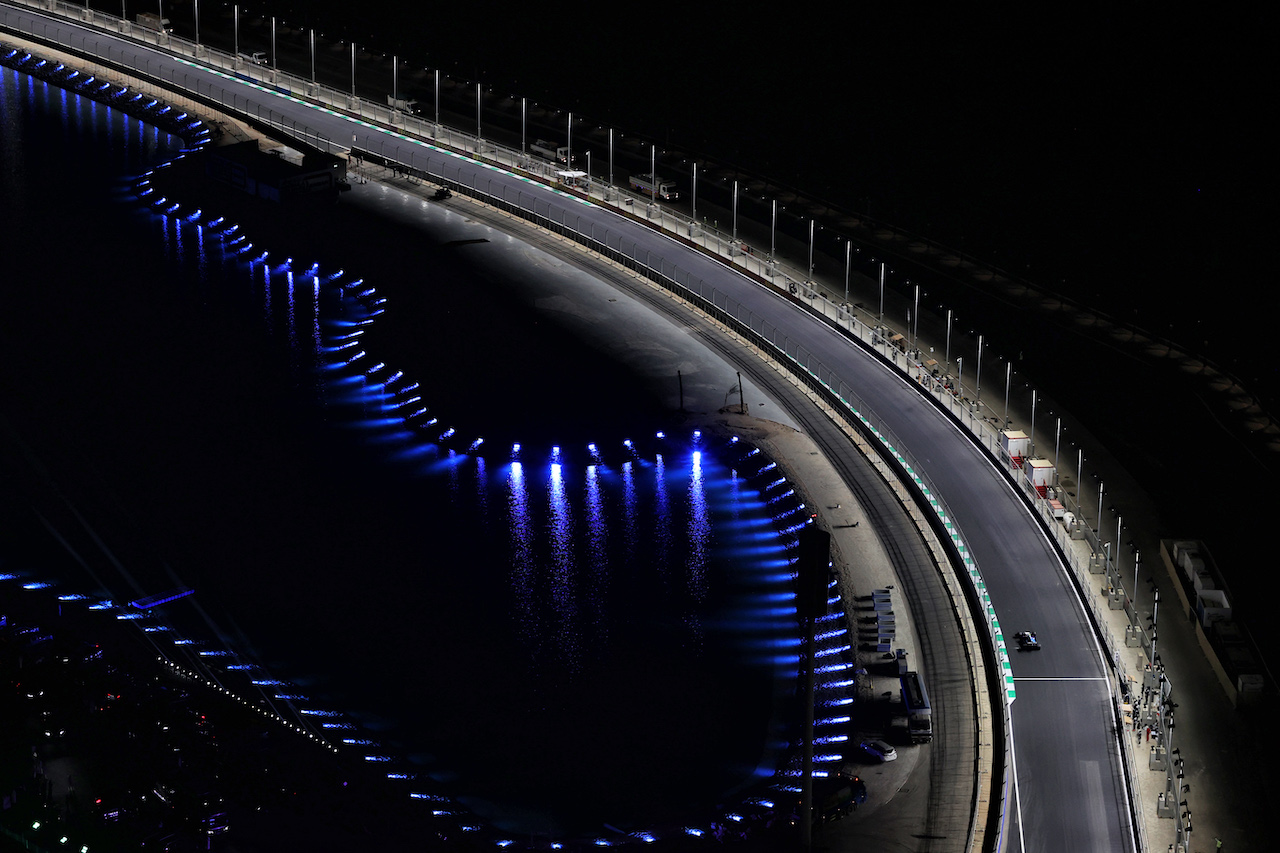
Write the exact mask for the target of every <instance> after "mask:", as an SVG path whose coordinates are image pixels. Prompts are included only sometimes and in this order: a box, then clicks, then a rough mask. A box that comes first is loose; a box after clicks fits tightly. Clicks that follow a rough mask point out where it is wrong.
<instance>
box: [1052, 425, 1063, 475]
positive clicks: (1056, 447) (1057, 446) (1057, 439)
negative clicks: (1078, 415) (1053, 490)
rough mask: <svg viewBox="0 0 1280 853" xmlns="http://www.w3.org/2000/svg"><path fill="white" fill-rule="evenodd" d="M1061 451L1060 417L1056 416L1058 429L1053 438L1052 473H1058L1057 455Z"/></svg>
mask: <svg viewBox="0 0 1280 853" xmlns="http://www.w3.org/2000/svg"><path fill="white" fill-rule="evenodd" d="M1061 450H1062V416H1061V415H1059V416H1058V429H1057V431H1056V433H1055V434H1054V437H1053V472H1054V474H1057V473H1058V454H1059V452H1060V451H1061Z"/></svg>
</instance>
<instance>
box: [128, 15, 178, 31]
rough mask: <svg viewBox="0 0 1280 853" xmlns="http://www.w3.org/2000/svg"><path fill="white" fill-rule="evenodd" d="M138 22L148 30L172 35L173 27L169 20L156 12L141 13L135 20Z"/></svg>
mask: <svg viewBox="0 0 1280 853" xmlns="http://www.w3.org/2000/svg"><path fill="white" fill-rule="evenodd" d="M134 20H136V21H137V22H138V26H140V27H145V28H146V29H148V30H154V31H155V32H157V33H171V32H173V27H172V26H171V25H170V21H169V19H168V18H162V17H160V16H159V15H157V14H155V13H154V12H139V13H138V15H137V17H136V18H134Z"/></svg>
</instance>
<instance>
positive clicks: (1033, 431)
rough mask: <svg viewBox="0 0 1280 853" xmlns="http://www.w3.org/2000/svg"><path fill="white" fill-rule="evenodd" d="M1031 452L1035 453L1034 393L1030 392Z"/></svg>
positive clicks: (1033, 390) (1033, 391)
mask: <svg viewBox="0 0 1280 853" xmlns="http://www.w3.org/2000/svg"><path fill="white" fill-rule="evenodd" d="M1031 452H1032V453H1033V454H1034V453H1035V452H1036V392H1035V389H1032V391H1031Z"/></svg>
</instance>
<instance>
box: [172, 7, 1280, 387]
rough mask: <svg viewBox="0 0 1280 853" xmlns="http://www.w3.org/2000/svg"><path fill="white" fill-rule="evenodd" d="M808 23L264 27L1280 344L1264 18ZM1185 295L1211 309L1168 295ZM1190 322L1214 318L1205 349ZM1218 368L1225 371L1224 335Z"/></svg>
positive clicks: (436, 16) (1032, 272)
mask: <svg viewBox="0 0 1280 853" xmlns="http://www.w3.org/2000/svg"><path fill="white" fill-rule="evenodd" d="M816 6H817V4H798V5H794V6H788V5H783V4H756V3H745V4H743V3H717V2H711V3H700V4H682V3H675V2H670V0H657V2H651V3H645V4H627V5H626V6H625V8H623V9H618V8H617V7H610V6H608V5H605V4H601V3H581V2H560V3H554V4H543V5H539V4H533V3H520V4H515V3H508V2H497V3H493V2H489V3H475V4H458V5H452V4H451V5H450V6H448V7H439V6H434V5H432V4H426V3H420V2H416V0H384V2H380V3H376V4H375V3H367V4H354V6H353V4H349V3H345V2H336V0H314V2H308V3H298V2H294V3H290V2H287V0H278V2H265V3H260V4H254V6H253V7H251V12H252V13H253V14H263V15H270V14H273V13H274V14H277V15H278V16H279V17H280V19H281V20H288V21H290V22H291V23H301V24H302V25H304V26H316V27H317V28H318V29H320V30H321V31H322V32H324V33H325V34H326V35H332V36H339V35H342V36H345V37H348V38H354V39H355V40H356V41H357V42H358V43H367V44H370V45H371V46H380V47H381V48H382V49H384V50H386V51H388V52H391V51H396V52H399V54H400V55H401V56H402V57H405V58H406V59H408V60H409V62H410V63H411V64H416V65H419V66H425V67H431V68H435V67H440V68H442V69H443V70H444V71H445V72H446V73H448V74H451V75H454V76H456V77H459V78H462V79H466V80H472V81H474V80H483V81H484V82H486V83H488V84H490V85H492V86H493V87H494V89H495V90H496V91H503V90H506V91H508V92H511V93H513V94H516V95H521V96H526V97H528V98H530V99H532V100H534V101H537V102H540V103H544V104H548V105H553V106H558V107H561V108H565V109H572V110H575V111H576V112H581V113H582V114H583V115H585V116H587V117H590V118H593V119H595V120H596V121H598V122H600V123H602V124H608V125H610V126H613V127H617V128H619V129H620V130H624V131H627V132H631V133H639V134H642V135H646V136H649V137H650V138H654V139H656V140H658V141H659V143H660V144H661V143H670V144H675V145H680V146H683V147H686V148H689V149H692V150H694V151H702V152H706V153H707V154H709V155H711V156H714V157H716V158H717V159H720V160H722V161H723V160H729V161H731V162H737V163H738V164H739V165H741V166H743V167H744V168H746V169H748V170H749V171H755V172H758V173H762V174H765V175H768V176H770V177H771V178H774V179H775V180H778V181H781V182H783V183H789V184H791V185H793V186H796V187H797V188H799V189H802V190H804V191H806V192H808V193H810V194H813V195H816V196H818V197H821V198H825V199H828V200H830V201H833V202H835V203H836V204H838V205H842V206H846V207H849V208H856V209H861V210H865V209H867V207H868V206H869V208H870V210H871V212H872V214H873V215H875V216H877V217H879V218H883V219H885V220H888V221H890V222H893V223H895V224H898V225H901V226H903V227H907V228H910V229H912V230H915V231H918V232H921V233H924V234H926V235H929V236H934V237H936V238H938V239H940V240H942V241H943V242H949V243H952V244H960V245H961V246H962V247H963V248H966V249H969V250H970V251H972V252H973V253H974V254H977V255H980V256H983V257H987V258H991V259H993V260H994V262H995V263H998V264H1001V265H1002V266H1004V267H1006V268H1007V269H1011V270H1021V271H1024V272H1027V273H1028V274H1029V276H1030V277H1031V278H1032V279H1033V280H1035V281H1037V282H1038V283H1041V284H1042V285H1044V286H1046V287H1049V288H1052V289H1055V290H1060V291H1062V292H1064V293H1067V294H1068V295H1071V296H1073V297H1074V298H1077V299H1079V300H1080V301H1083V302H1086V303H1091V304H1094V305H1095V306H1096V307H1099V308H1101V309H1102V310H1104V311H1106V312H1108V313H1112V314H1113V315H1115V316H1118V317H1121V318H1124V319H1131V320H1132V319H1136V321H1137V322H1138V323H1139V324H1140V325H1143V326H1145V327H1147V328H1150V329H1151V330H1152V331H1158V332H1161V333H1164V334H1169V335H1170V336H1172V337H1175V338H1182V339H1184V340H1185V341H1186V343H1187V345H1189V346H1194V347H1196V348H1199V347H1201V346H1203V344H1202V342H1201V341H1200V340H1192V338H1195V337H1199V338H1204V337H1215V336H1216V337H1219V338H1221V337H1222V336H1224V335H1225V334H1226V331H1225V330H1226V329H1227V328H1229V329H1230V333H1231V334H1232V335H1236V334H1238V333H1240V332H1241V331H1243V333H1244V334H1245V335H1246V336H1250V335H1261V334H1264V333H1266V332H1267V331H1268V329H1267V327H1266V326H1265V325H1264V324H1263V322H1262V321H1263V319H1264V318H1263V317H1262V315H1261V312H1258V311H1256V310H1254V309H1255V308H1256V307H1257V305H1258V302H1259V300H1263V301H1267V302H1269V303H1270V304H1274V302H1275V300H1274V299H1270V298H1268V297H1266V296H1265V293H1266V291H1264V290H1262V289H1261V283H1260V281H1259V275H1260V273H1261V271H1262V270H1261V267H1262V264H1261V251H1262V250H1261V247H1262V246H1263V245H1265V244H1266V242H1267V238H1268V237H1269V234H1270V228H1269V222H1270V221H1271V219H1272V218H1273V217H1271V216H1269V215H1268V214H1269V213H1270V209H1271V208H1270V204H1269V201H1270V198H1271V195H1272V193H1271V192H1270V191H1271V189H1272V184H1273V183H1274V182H1273V181H1272V180H1271V179H1270V178H1269V177H1268V176H1267V172H1266V171H1265V170H1264V168H1263V166H1264V164H1265V162H1266V158H1264V155H1263V146H1264V145H1265V144H1266V143H1267V137H1266V136H1265V135H1264V133H1263V132H1262V126H1263V124H1264V122H1266V120H1267V119H1266V116H1267V115H1268V114H1269V112H1270V105H1271V104H1274V103H1275V97H1274V95H1275V81H1274V75H1273V74H1271V73H1270V69H1269V68H1268V66H1267V62H1266V56H1267V55H1268V53H1267V51H1265V50H1264V49H1263V45H1262V38H1263V35H1262V34H1263V32H1264V30H1265V26H1264V24H1265V22H1264V21H1262V20H1259V19H1255V18H1254V17H1253V16H1252V15H1251V14H1249V13H1246V12H1235V13H1228V14H1226V15H1224V14H1223V13H1221V12H1218V13H1217V14H1216V15H1215V17H1212V18H1208V17H1204V16H1193V15H1189V14H1184V13H1177V12H1174V11H1173V10H1172V9H1171V8H1168V7H1166V8H1161V9H1158V10H1151V9H1149V8H1144V9H1141V10H1137V9H1123V10H1116V9H1111V10H1107V11H1105V12H1104V13H1101V14H1099V15H1096V16H1086V15H1084V14H1082V13H1080V12H1079V11H1077V10H1074V9H1072V10H1071V11H1070V13H1063V14H1058V15H1051V14H1050V13H1048V12H1045V11H1043V10H1036V11H1034V12H1028V11H1025V10H1014V11H1010V12H1006V13H1003V14H1002V13H1000V12H997V11H993V10H987V9H984V10H981V11H975V10H971V9H963V10H962V9H956V8H948V9H946V10H943V11H942V12H936V11H931V12H930V13H929V14H927V15H926V14H923V13H919V14H913V13H912V12H910V11H904V10H901V9H897V8H895V9H885V8H882V4H874V5H873V4H856V3H851V4H845V5H844V6H843V7H842V8H841V10H840V11H838V12H834V13H833V12H818V11H816ZM350 8H357V9H359V10H360V11H359V13H358V14H356V15H354V16H353V15H352V14H351V12H349V11H347V10H348V9H350ZM372 9H379V10H385V11H383V12H379V13H376V14H375V13H373V12H372V11H366V10H372ZM174 14H175V16H176V15H179V14H181V11H180V10H179V11H176V12H175V13H174ZM242 14H249V13H246V12H244V11H243V10H242ZM1190 288H1200V292H1201V293H1203V294H1204V297H1205V298H1203V299H1202V300H1197V299H1196V297H1195V296H1194V295H1192V294H1189V293H1188V294H1186V295H1187V296H1190V298H1191V299H1192V300H1194V301H1193V302H1192V303H1191V304H1190V305H1188V304H1187V303H1186V301H1185V300H1184V299H1177V300H1175V299H1174V298H1173V296H1174V295H1175V294H1178V295H1180V296H1181V295H1183V292H1184V291H1187V290H1189V289H1190ZM1224 292H1234V293H1235V294H1236V295H1237V298H1236V299H1234V300H1230V301H1228V300H1224V299H1221V297H1220V294H1222V293H1224ZM1135 310H1136V313H1135ZM1189 311H1190V312H1196V311H1203V312H1204V313H1205V314H1206V315H1213V317H1214V318H1215V319H1214V321H1213V323H1211V324H1210V326H1209V327H1202V328H1201V329H1200V330H1199V331H1197V332H1195V333H1194V334H1193V333H1192V331H1191V329H1190V324H1189V323H1188V322H1187V318H1188V312H1189ZM1170 324H1172V328H1170ZM1214 346H1216V347H1217V351H1216V352H1215V351H1214ZM1210 354H1211V355H1213V356H1215V357H1216V358H1218V359H1219V360H1222V359H1225V358H1228V357H1230V355H1231V353H1229V352H1227V351H1225V348H1224V344H1223V342H1222V340H1221V339H1219V340H1217V341H1211V346H1210ZM1236 367H1237V368H1238V371H1239V372H1241V373H1242V374H1245V375H1246V376H1247V375H1248V374H1249V373H1253V374H1255V376H1256V375H1260V371H1258V370H1256V369H1255V367H1256V366H1255V365H1236ZM1267 381H1268V382H1270V383H1272V384H1274V385H1277V386H1280V382H1277V381H1276V380H1275V373H1274V372H1272V373H1271V377H1270V378H1269V379H1268V380H1267Z"/></svg>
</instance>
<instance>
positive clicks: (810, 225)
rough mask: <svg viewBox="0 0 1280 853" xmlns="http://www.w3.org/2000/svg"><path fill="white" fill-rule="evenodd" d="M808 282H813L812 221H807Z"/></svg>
mask: <svg viewBox="0 0 1280 853" xmlns="http://www.w3.org/2000/svg"><path fill="white" fill-rule="evenodd" d="M809 281H813V220H812V219H810V220H809Z"/></svg>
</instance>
